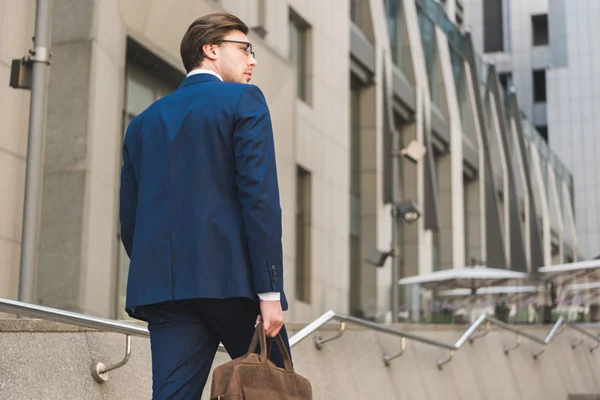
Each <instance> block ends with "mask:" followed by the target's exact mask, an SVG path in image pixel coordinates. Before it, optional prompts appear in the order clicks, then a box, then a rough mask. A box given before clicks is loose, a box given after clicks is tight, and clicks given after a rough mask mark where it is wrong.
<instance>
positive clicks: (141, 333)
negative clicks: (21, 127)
mask: <svg viewBox="0 0 600 400" xmlns="http://www.w3.org/2000/svg"><path fill="white" fill-rule="evenodd" d="M0 311H1V312H7V313H10V314H15V315H20V316H27V317H33V318H41V319H45V320H50V321H56V322H60V323H66V324H71V325H76V326H81V327H86V328H91V329H95V330H99V331H104V332H114V333H122V334H125V335H126V352H125V353H126V354H125V357H124V358H123V360H121V361H120V362H118V363H116V364H113V365H110V366H108V367H107V366H105V365H104V364H102V363H96V364H94V365H93V366H92V376H93V377H94V379H95V380H96V381H97V382H99V383H102V382H104V381H106V379H108V377H107V372H108V371H111V370H114V369H117V368H119V367H121V366H123V365H125V363H126V362H127V361H128V360H129V356H130V353H131V336H137V337H144V338H148V337H149V336H150V334H149V332H148V329H147V328H146V327H145V326H139V325H134V324H130V323H127V322H121V321H115V320H111V319H107V318H100V317H93V316H90V315H85V314H79V313H75V312H71V311H64V310H59V309H55V308H50V307H45V306H40V305H34V304H28V303H24V302H20V301H15V300H9V299H3V298H0ZM332 320H336V321H339V322H340V329H339V332H338V333H337V335H335V336H333V337H330V338H325V339H323V338H322V337H321V336H320V335H318V334H317V335H316V336H314V339H313V341H314V345H315V346H316V347H317V349H321V348H322V347H323V344H325V343H327V342H329V341H332V340H335V339H338V338H339V337H341V336H342V334H343V333H344V332H345V330H346V324H347V323H352V324H354V325H358V326H362V327H365V328H368V329H371V330H374V331H377V332H381V333H386V334H391V335H394V336H399V337H400V339H401V351H400V352H399V353H398V354H396V355H394V356H389V355H387V354H384V355H383V360H384V362H385V364H386V365H389V364H390V362H391V361H392V360H393V359H395V358H398V357H400V356H401V355H402V354H404V351H405V345H406V339H410V340H413V341H416V342H420V343H423V344H427V345H430V346H436V347H440V348H442V349H446V350H448V351H449V353H450V354H449V357H448V358H446V359H445V360H439V359H438V360H437V365H438V368H439V369H442V366H443V365H445V364H447V363H449V362H450V361H451V360H452V358H453V357H454V354H455V353H456V351H458V350H459V349H461V348H462V346H463V345H464V344H465V343H466V342H467V341H469V342H470V343H473V341H474V340H475V339H478V338H480V337H483V336H485V335H486V334H487V333H488V332H489V331H490V329H491V325H492V324H493V325H496V326H498V327H500V328H503V329H506V330H508V331H511V332H514V333H516V334H517V344H516V345H515V346H512V347H506V346H505V347H504V352H505V354H508V352H509V351H511V350H513V349H515V348H517V347H518V346H519V345H520V343H521V338H522V337H525V338H528V339H530V340H532V341H534V342H536V343H538V344H541V345H542V349H541V350H539V351H537V352H534V353H533V354H532V356H533V358H534V359H537V357H538V356H539V355H540V354H542V353H543V352H544V350H545V349H546V347H547V346H548V345H549V344H550V342H551V341H552V340H553V339H554V338H555V337H556V335H558V334H559V333H561V332H562V331H563V330H564V327H565V326H568V327H570V328H572V329H574V330H576V331H578V332H580V333H581V334H582V337H583V335H585V336H588V337H589V338H592V339H594V340H595V341H596V342H597V345H596V347H593V348H591V349H590V351H591V352H592V351H594V349H596V348H597V347H599V346H600V336H595V335H593V334H591V333H589V332H587V331H585V330H584V329H583V328H581V327H579V326H577V325H575V324H573V323H570V322H565V319H564V317H560V318H559V319H558V321H557V322H556V323H555V324H554V326H553V327H552V330H551V331H550V332H549V333H548V336H546V338H545V339H540V338H538V337H536V336H534V335H532V334H530V333H527V332H525V331H523V330H520V329H518V328H516V327H515V326H512V325H510V324H507V323H506V322H502V321H499V320H497V319H495V318H493V317H491V316H489V315H487V314H483V315H481V316H479V318H477V320H475V322H474V323H473V324H472V325H471V326H469V328H468V329H467V330H466V331H465V333H464V334H463V335H462V336H461V337H460V338H459V339H458V340H457V341H456V342H455V343H454V344H447V343H443V342H440V341H437V340H433V339H429V338H426V337H424V336H421V335H417V334H414V333H410V332H407V331H403V330H399V329H395V328H393V327H390V326H387V325H383V324H378V323H375V322H371V321H367V320H364V319H360V318H356V317H352V316H350V315H346V314H342V313H338V312H335V311H332V310H330V311H327V312H326V313H325V314H323V315H321V316H320V317H319V318H317V319H316V320H314V321H313V322H311V323H310V324H308V325H307V326H306V327H304V328H303V329H301V330H300V331H298V332H297V333H296V334H295V335H293V336H292V337H291V338H290V339H289V343H290V347H294V346H296V345H297V344H298V343H300V342H301V341H302V340H304V339H306V338H307V337H308V336H310V335H311V334H313V333H314V332H316V331H317V330H318V329H319V328H321V327H322V326H323V325H325V324H326V323H328V322H330V321H332ZM484 323H485V324H486V325H485V330H484V332H483V333H479V334H475V333H476V332H477V330H478V329H479V328H480V327H481V326H482V325H483V324H484ZM579 344H580V343H579ZM579 344H577V345H579ZM572 347H573V348H575V347H577V346H575V345H572ZM219 351H222V352H223V351H225V349H224V347H223V345H222V344H220V345H219Z"/></svg>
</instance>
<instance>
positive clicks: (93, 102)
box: [88, 43, 125, 191]
mask: <svg viewBox="0 0 600 400" xmlns="http://www.w3.org/2000/svg"><path fill="white" fill-rule="evenodd" d="M92 60H93V62H92V69H91V74H90V101H89V119H88V155H89V161H88V163H89V164H88V165H89V170H90V173H91V176H92V179H97V180H98V181H100V182H101V183H102V184H103V185H105V186H108V187H111V191H116V189H117V188H118V186H119V185H118V177H119V172H120V168H121V143H122V135H123V133H122V131H123V128H122V126H123V121H122V118H123V117H122V110H123V102H124V99H123V93H124V86H125V83H124V70H123V68H121V67H120V66H119V65H118V64H116V63H115V62H114V60H113V59H111V58H110V56H109V55H108V54H107V53H106V52H105V51H104V48H103V47H100V46H98V45H97V44H95V43H94V44H93V45H92ZM106 82H112V83H113V84H112V85H107V84H106Z"/></svg>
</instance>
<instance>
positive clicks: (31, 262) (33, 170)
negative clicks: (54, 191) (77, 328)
mask: <svg viewBox="0 0 600 400" xmlns="http://www.w3.org/2000/svg"><path fill="white" fill-rule="evenodd" d="M51 1H52V0H37V5H36V15H35V37H34V48H33V55H32V57H31V60H30V61H31V62H32V63H33V72H32V84H31V99H30V108H29V134H28V142H27V170H26V175H25V206H24V209H23V233H22V236H21V265H20V275H19V301H23V302H26V303H33V302H34V296H35V278H36V276H35V275H36V273H35V271H36V268H35V264H36V249H37V231H38V225H39V222H38V221H39V204H40V190H41V182H42V156H43V143H44V140H43V139H44V125H45V117H46V100H47V84H46V82H47V74H48V66H49V63H50V49H49V46H50V10H51Z"/></svg>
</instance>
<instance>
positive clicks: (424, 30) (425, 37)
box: [417, 7, 437, 103]
mask: <svg viewBox="0 0 600 400" xmlns="http://www.w3.org/2000/svg"><path fill="white" fill-rule="evenodd" d="M417 14H418V18H419V30H420V32H421V41H422V42H423V53H424V55H425V63H426V64H427V78H428V80H429V92H430V94H431V100H432V101H433V102H434V103H437V56H436V41H435V25H434V23H433V21H432V20H431V19H429V17H428V16H427V15H425V13H424V12H423V10H421V8H420V7H418V8H417Z"/></svg>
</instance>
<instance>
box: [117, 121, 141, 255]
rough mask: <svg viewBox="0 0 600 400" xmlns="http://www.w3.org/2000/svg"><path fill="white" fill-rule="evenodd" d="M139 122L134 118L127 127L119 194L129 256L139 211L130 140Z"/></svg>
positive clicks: (122, 230) (120, 214) (123, 229)
mask: <svg viewBox="0 0 600 400" xmlns="http://www.w3.org/2000/svg"><path fill="white" fill-rule="evenodd" d="M136 126H137V124H136V121H135V120H134V121H133V122H132V123H130V124H129V127H128V128H127V135H126V136H125V144H124V145H123V167H122V168H121V188H120V194H119V198H120V200H119V218H120V221H121V241H122V242H123V247H125V251H126V252H127V255H128V256H129V258H131V252H132V250H133V236H134V232H135V217H136V213H137V202H138V185H137V181H136V177H135V174H134V168H133V165H132V160H131V150H132V149H130V148H129V147H128V144H127V143H128V142H130V141H131V139H132V138H131V136H132V135H134V133H137V132H135V130H136V129H137V128H136Z"/></svg>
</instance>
